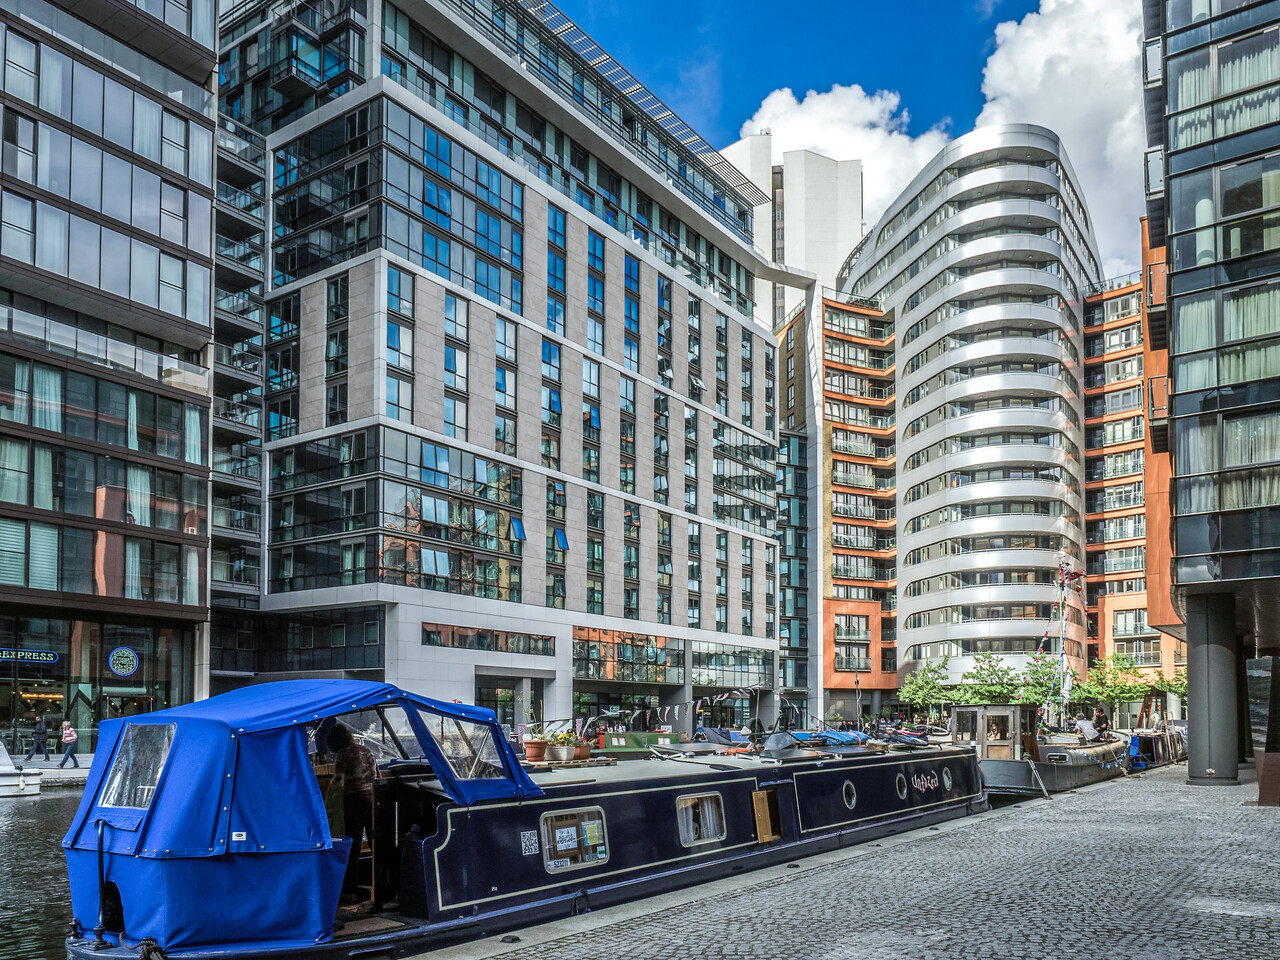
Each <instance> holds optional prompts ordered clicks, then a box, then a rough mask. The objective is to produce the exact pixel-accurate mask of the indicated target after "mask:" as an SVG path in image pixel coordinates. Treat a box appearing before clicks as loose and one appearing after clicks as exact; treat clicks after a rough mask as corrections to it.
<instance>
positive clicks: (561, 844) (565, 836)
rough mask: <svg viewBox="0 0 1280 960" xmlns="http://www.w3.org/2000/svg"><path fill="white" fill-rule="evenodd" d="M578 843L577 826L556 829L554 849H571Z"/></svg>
mask: <svg viewBox="0 0 1280 960" xmlns="http://www.w3.org/2000/svg"><path fill="white" fill-rule="evenodd" d="M577 845H578V828H577V827H560V828H559V829H557V830H556V849H557V850H572V849H573V848H574V847H576V846H577Z"/></svg>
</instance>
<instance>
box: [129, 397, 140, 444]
mask: <svg viewBox="0 0 1280 960" xmlns="http://www.w3.org/2000/svg"><path fill="white" fill-rule="evenodd" d="M127 422H128V444H129V449H130V450H137V449H138V392H137V391H136V390H130V391H129V415H128V421H127Z"/></svg>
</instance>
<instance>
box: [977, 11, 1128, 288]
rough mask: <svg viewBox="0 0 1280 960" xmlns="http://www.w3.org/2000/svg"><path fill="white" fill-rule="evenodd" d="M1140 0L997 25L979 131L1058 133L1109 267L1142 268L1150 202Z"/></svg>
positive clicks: (1043, 13)
mask: <svg viewBox="0 0 1280 960" xmlns="http://www.w3.org/2000/svg"><path fill="white" fill-rule="evenodd" d="M1141 27H1142V12H1141V9H1140V5H1139V3H1138V0H1041V2H1040V10H1039V11H1038V12H1036V13H1030V14H1027V16H1025V17H1023V19H1022V20H1021V21H1020V22H1016V23H1015V22H1012V21H1010V22H1007V23H1001V24H999V25H998V26H997V27H996V49H995V52H994V53H992V54H991V57H990V58H989V59H988V60H987V66H986V69H985V71H984V74H983V77H984V79H983V83H982V92H983V94H985V96H986V98H987V103H986V106H985V107H984V108H983V110H982V113H981V114H979V116H978V120H977V123H976V126H985V125H987V124H992V123H1009V122H1014V123H1038V124H1041V125H1043V126H1046V127H1049V128H1051V129H1053V130H1055V131H1056V132H1057V133H1058V135H1059V136H1060V137H1061V138H1062V142H1063V144H1064V145H1065V146H1066V149H1067V155H1068V156H1069V157H1070V158H1071V163H1072V166H1074V167H1075V170H1076V173H1077V174H1078V176H1079V179H1080V183H1079V187H1080V189H1081V190H1082V191H1083V193H1084V196H1085V202H1086V203H1087V204H1088V206H1089V212H1090V214H1091V215H1092V216H1093V227H1094V233H1095V234H1096V235H1097V238H1098V245H1099V247H1100V248H1101V251H1102V259H1103V271H1104V273H1106V274H1107V275H1116V274H1119V273H1125V272H1127V271H1129V270H1132V269H1135V268H1136V267H1137V265H1138V261H1139V257H1140V254H1141V249H1140V246H1139V243H1140V237H1139V228H1138V218H1139V217H1140V216H1142V214H1143V212H1144V210H1145V206H1144V199H1143V192H1142V154H1143V150H1144V149H1145V148H1146V134H1145V127H1144V126H1143V118H1142V90H1141V79H1140V52H1139V51H1140V48H1139V41H1138V38H1139V37H1140V36H1141V33H1142V30H1141Z"/></svg>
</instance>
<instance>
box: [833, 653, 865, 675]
mask: <svg viewBox="0 0 1280 960" xmlns="http://www.w3.org/2000/svg"><path fill="white" fill-rule="evenodd" d="M836 669H837V670H838V671H840V672H841V673H851V672H853V671H863V672H865V671H870V669H871V658H870V657H836Z"/></svg>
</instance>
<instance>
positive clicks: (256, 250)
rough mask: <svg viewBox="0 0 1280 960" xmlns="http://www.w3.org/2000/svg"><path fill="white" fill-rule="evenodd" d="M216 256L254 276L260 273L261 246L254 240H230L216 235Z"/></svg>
mask: <svg viewBox="0 0 1280 960" xmlns="http://www.w3.org/2000/svg"><path fill="white" fill-rule="evenodd" d="M216 249H217V254H218V256H219V257H221V258H222V259H223V260H226V261H228V262H230V263H234V264H236V265H237V266H239V267H243V268H244V269H246V270H250V271H252V272H253V273H255V274H261V273H262V244H261V243H260V242H258V241H256V240H231V239H229V238H227V237H224V236H222V234H218V236H217V247H216Z"/></svg>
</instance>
